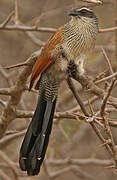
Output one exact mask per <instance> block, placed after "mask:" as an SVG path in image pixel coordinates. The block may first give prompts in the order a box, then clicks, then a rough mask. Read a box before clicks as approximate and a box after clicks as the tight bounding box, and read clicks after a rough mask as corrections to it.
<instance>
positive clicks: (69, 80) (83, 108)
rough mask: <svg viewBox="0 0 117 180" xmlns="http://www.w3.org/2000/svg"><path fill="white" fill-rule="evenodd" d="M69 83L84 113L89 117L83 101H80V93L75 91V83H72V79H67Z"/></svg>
mask: <svg viewBox="0 0 117 180" xmlns="http://www.w3.org/2000/svg"><path fill="white" fill-rule="evenodd" d="M67 83H68V85H69V88H70V89H71V91H72V92H73V94H74V96H75V98H76V100H77V102H78V104H79V105H80V107H81V110H82V112H83V113H84V115H85V116H87V117H88V116H89V114H88V113H87V111H86V109H85V107H84V104H83V103H82V101H81V99H80V96H79V95H78V93H76V89H75V87H74V85H73V82H72V80H71V79H70V78H68V79H67Z"/></svg>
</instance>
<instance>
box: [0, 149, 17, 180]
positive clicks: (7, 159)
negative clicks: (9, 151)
mask: <svg viewBox="0 0 117 180" xmlns="http://www.w3.org/2000/svg"><path fill="white" fill-rule="evenodd" d="M0 157H1V158H2V159H3V160H4V161H5V162H6V163H7V164H8V165H9V167H10V168H11V170H12V172H13V175H14V179H15V180H19V177H18V171H17V168H16V167H15V166H14V165H13V163H12V161H11V160H10V159H9V157H8V156H6V154H5V153H3V152H2V151H0Z"/></svg>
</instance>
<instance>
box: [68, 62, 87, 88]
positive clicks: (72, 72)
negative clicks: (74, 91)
mask: <svg viewBox="0 0 117 180" xmlns="http://www.w3.org/2000/svg"><path fill="white" fill-rule="evenodd" d="M67 73H68V76H69V77H72V78H73V79H75V80H76V81H78V82H79V83H80V84H81V85H82V86H83V87H86V86H87V84H88V82H89V80H90V78H89V77H88V75H87V73H86V72H85V71H84V73H83V74H81V73H80V72H79V71H78V67H77V64H75V63H74V61H73V60H70V61H69V65H68V68H67Z"/></svg>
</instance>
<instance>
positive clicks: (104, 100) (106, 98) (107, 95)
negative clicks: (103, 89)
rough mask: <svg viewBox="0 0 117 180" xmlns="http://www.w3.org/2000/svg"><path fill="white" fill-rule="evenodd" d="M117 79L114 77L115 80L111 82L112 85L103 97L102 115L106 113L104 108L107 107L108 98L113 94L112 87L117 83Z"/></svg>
mask: <svg viewBox="0 0 117 180" xmlns="http://www.w3.org/2000/svg"><path fill="white" fill-rule="evenodd" d="M115 81H116V79H114V80H113V81H112V82H111V85H110V87H109V88H108V91H107V94H105V97H104V99H103V102H102V106H101V111H100V114H101V115H102V116H104V115H105V112H104V110H105V107H106V103H107V100H108V98H109V96H110V94H111V91H112V89H113V86H114V84H115Z"/></svg>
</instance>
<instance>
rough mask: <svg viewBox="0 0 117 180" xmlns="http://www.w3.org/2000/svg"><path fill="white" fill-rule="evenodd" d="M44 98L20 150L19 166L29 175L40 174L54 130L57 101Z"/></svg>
mask: <svg viewBox="0 0 117 180" xmlns="http://www.w3.org/2000/svg"><path fill="white" fill-rule="evenodd" d="M43 96H44V94H43V95H42V96H41V97H40V99H39V102H38V105H37V108H36V111H35V113H34V116H33V118H32V121H31V123H30V125H29V128H28V130H27V133H26V135H25V138H24V141H23V143H22V146H21V150H20V160H19V164H20V167H21V169H22V170H24V171H27V173H28V175H36V174H38V173H39V171H40V166H41V164H42V162H43V159H44V157H45V153H46V149H47V146H48V141H49V135H50V133H51V129H52V122H53V115H54V110H55V105H56V99H55V100H54V101H45V100H44V98H43Z"/></svg>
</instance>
